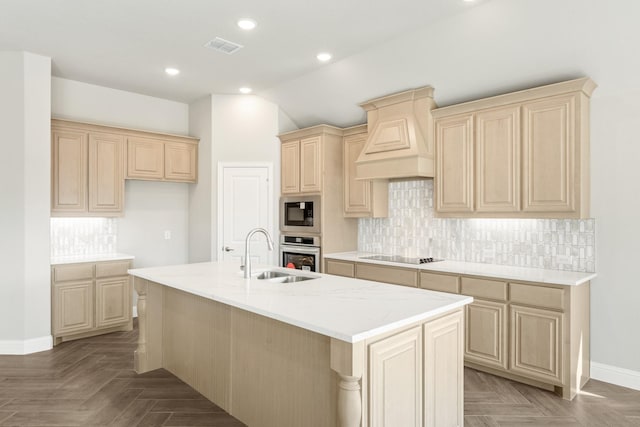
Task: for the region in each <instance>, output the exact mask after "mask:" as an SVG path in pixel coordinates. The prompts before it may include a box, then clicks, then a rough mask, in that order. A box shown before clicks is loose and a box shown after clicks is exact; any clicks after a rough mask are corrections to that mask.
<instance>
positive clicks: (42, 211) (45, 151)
mask: <svg viewBox="0 0 640 427" xmlns="http://www.w3.org/2000/svg"><path fill="white" fill-rule="evenodd" d="M0 93H1V94H2V96H0V143H1V146H2V151H3V155H2V156H1V157H0V194H2V219H1V221H0V233H1V234H0V235H1V236H2V239H1V241H2V244H1V245H0V260H1V261H2V273H3V274H2V279H1V281H0V354H24V353H28V352H34V351H41V350H46V349H48V348H51V345H52V340H51V325H50V323H51V321H50V319H51V314H50V313H51V312H50V307H51V301H50V295H51V292H50V274H49V254H50V249H49V209H50V207H49V201H50V191H51V190H50V185H51V179H50V145H51V144H50V139H51V136H50V129H51V124H50V117H51V111H50V105H51V103H50V100H51V60H50V58H46V57H43V56H38V55H33V54H30V53H24V52H0Z"/></svg>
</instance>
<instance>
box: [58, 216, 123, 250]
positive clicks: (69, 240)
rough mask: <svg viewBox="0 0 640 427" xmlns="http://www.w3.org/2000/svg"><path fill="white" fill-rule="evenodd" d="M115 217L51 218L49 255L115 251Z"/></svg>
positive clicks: (116, 248) (116, 231) (116, 247)
mask: <svg viewBox="0 0 640 427" xmlns="http://www.w3.org/2000/svg"><path fill="white" fill-rule="evenodd" d="M117 234H118V230H117V222H116V219H115V218H51V256H52V257H63V256H77V255H98V254H108V253H115V252H117V251H118V246H117Z"/></svg>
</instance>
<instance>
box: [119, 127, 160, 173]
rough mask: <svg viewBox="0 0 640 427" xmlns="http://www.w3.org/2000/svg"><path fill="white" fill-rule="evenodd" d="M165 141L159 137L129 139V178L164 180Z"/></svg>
mask: <svg viewBox="0 0 640 427" xmlns="http://www.w3.org/2000/svg"><path fill="white" fill-rule="evenodd" d="M163 177H164V142H163V141H161V140H157V139H150V138H138V137H129V138H128V139H127V178H131V179H153V180H162V179H163Z"/></svg>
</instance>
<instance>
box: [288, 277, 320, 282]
mask: <svg viewBox="0 0 640 427" xmlns="http://www.w3.org/2000/svg"><path fill="white" fill-rule="evenodd" d="M311 279H315V277H306V276H289V277H287V278H285V279H284V280H283V281H282V282H280V283H294V282H304V281H305V280H311Z"/></svg>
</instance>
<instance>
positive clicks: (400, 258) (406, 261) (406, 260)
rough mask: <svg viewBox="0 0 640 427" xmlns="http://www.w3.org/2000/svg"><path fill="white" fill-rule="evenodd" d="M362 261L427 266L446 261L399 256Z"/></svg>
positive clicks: (373, 256) (365, 257)
mask: <svg viewBox="0 0 640 427" xmlns="http://www.w3.org/2000/svg"><path fill="white" fill-rule="evenodd" d="M361 258H362V259H374V260H376V261H388V262H399V263H402V264H427V263H429V262H438V261H444V260H442V259H438V258H433V257H427V258H411V257H405V256H399V255H371V256H364V257H361Z"/></svg>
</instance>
